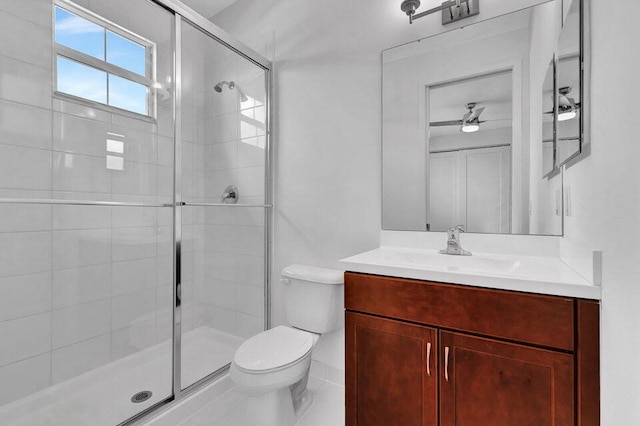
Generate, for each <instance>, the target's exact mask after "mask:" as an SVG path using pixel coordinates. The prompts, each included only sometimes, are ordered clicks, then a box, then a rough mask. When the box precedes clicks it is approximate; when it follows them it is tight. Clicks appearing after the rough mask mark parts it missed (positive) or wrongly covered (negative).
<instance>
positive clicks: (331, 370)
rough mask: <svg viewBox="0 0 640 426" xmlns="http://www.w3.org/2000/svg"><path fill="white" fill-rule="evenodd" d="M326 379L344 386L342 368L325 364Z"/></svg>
mask: <svg viewBox="0 0 640 426" xmlns="http://www.w3.org/2000/svg"><path fill="white" fill-rule="evenodd" d="M327 379H328V380H329V381H330V382H333V383H335V384H338V385H341V386H344V370H341V369H339V368H335V367H331V366H327Z"/></svg>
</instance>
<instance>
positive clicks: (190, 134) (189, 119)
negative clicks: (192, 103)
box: [182, 111, 197, 142]
mask: <svg viewBox="0 0 640 426" xmlns="http://www.w3.org/2000/svg"><path fill="white" fill-rule="evenodd" d="M196 138H197V120H196V117H195V116H194V115H192V114H188V113H187V112H184V111H183V113H182V139H183V140H185V141H190V142H195V141H196Z"/></svg>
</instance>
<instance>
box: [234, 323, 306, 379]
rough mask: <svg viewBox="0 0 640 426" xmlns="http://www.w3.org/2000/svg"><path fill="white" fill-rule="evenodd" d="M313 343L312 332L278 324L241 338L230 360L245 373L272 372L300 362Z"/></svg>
mask: <svg viewBox="0 0 640 426" xmlns="http://www.w3.org/2000/svg"><path fill="white" fill-rule="evenodd" d="M313 345H314V338H313V334H312V333H309V332H306V331H302V330H298V329H295V328H291V327H285V326H278V327H275V328H272V329H270V330H267V331H263V332H262V333H259V334H257V335H255V336H253V337H252V338H250V339H249V340H247V341H245V342H244V343H243V344H242V345H240V347H239V348H238V350H237V351H236V354H235V356H234V358H233V362H234V364H235V366H236V367H237V368H238V369H239V370H241V371H243V372H245V373H250V374H264V373H269V372H274V371H278V370H282V369H285V368H289V367H291V366H292V365H294V364H296V363H299V362H301V361H303V360H304V359H305V357H306V355H307V354H309V353H310V352H311V350H312V349H313Z"/></svg>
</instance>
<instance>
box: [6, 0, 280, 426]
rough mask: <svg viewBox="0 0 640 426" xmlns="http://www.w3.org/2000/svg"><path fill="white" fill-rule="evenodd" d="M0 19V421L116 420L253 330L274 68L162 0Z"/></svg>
mask: <svg viewBox="0 0 640 426" xmlns="http://www.w3.org/2000/svg"><path fill="white" fill-rule="evenodd" d="M0 31H1V32H2V38H1V39H0V40H1V41H0V218H1V219H2V220H0V252H1V253H2V255H1V256H0V292H1V294H2V296H1V297H0V342H1V343H0V424H3V425H5V424H6V425H11V424H15V425H30V426H31V425H49V424H64V425H85V424H92V425H117V424H126V423H129V422H131V421H132V420H134V419H138V418H140V416H143V415H145V414H148V413H150V412H151V411H153V410H155V409H157V408H159V407H160V406H163V405H165V404H168V403H170V402H172V401H175V400H178V399H181V398H183V397H185V396H186V395H188V393H189V392H190V391H192V390H194V389H197V388H198V387H200V386H201V385H204V384H207V383H210V382H212V381H213V380H214V379H215V378H217V377H219V376H220V375H222V374H224V373H225V372H226V371H227V369H228V365H229V363H230V362H231V360H232V359H233V354H234V352H235V349H236V348H237V347H238V346H239V345H240V344H241V343H242V342H243V341H244V340H245V339H247V338H248V337H250V336H252V335H254V334H256V333H258V332H260V331H262V330H264V329H265V328H267V327H268V325H269V324H268V323H269V310H268V303H267V301H268V300H269V299H268V290H269V286H268V277H269V270H268V268H269V234H270V207H271V191H270V184H271V178H270V176H271V161H270V158H271V150H270V141H269V133H270V132H269V115H270V107H269V105H270V81H271V63H270V62H269V61H268V60H267V59H265V58H264V56H263V55H261V54H259V53H257V52H256V51H255V50H252V49H250V48H248V47H246V46H244V45H242V44H240V43H238V42H237V41H235V40H233V39H232V38H231V37H230V36H229V35H228V34H226V33H224V32H223V31H221V30H220V29H218V28H217V27H215V26H214V25H213V24H211V23H210V22H209V21H207V20H206V19H204V18H202V17H201V16H199V15H197V14H196V13H195V12H193V11H192V10H190V9H188V8H187V7H185V6H184V5H182V4H181V3H180V2H178V1H174V0H154V1H152V0H109V1H107V0H75V1H73V2H71V1H67V0H31V1H29V2H0ZM257 50H260V48H257ZM265 56H266V54H265Z"/></svg>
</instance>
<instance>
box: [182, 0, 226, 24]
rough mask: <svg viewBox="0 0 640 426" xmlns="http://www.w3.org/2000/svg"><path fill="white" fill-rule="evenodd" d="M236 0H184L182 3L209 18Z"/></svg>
mask: <svg viewBox="0 0 640 426" xmlns="http://www.w3.org/2000/svg"><path fill="white" fill-rule="evenodd" d="M236 1H237V0H182V3H184V4H186V5H187V6H189V7H190V8H191V9H193V10H195V11H196V12H198V13H199V14H201V15H202V16H204V17H205V18H207V19H209V18H211V17H212V16H215V15H216V14H217V13H218V12H220V11H221V10H223V9H225V8H226V7H228V6H230V5H231V4H233V3H235V2H236Z"/></svg>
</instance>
